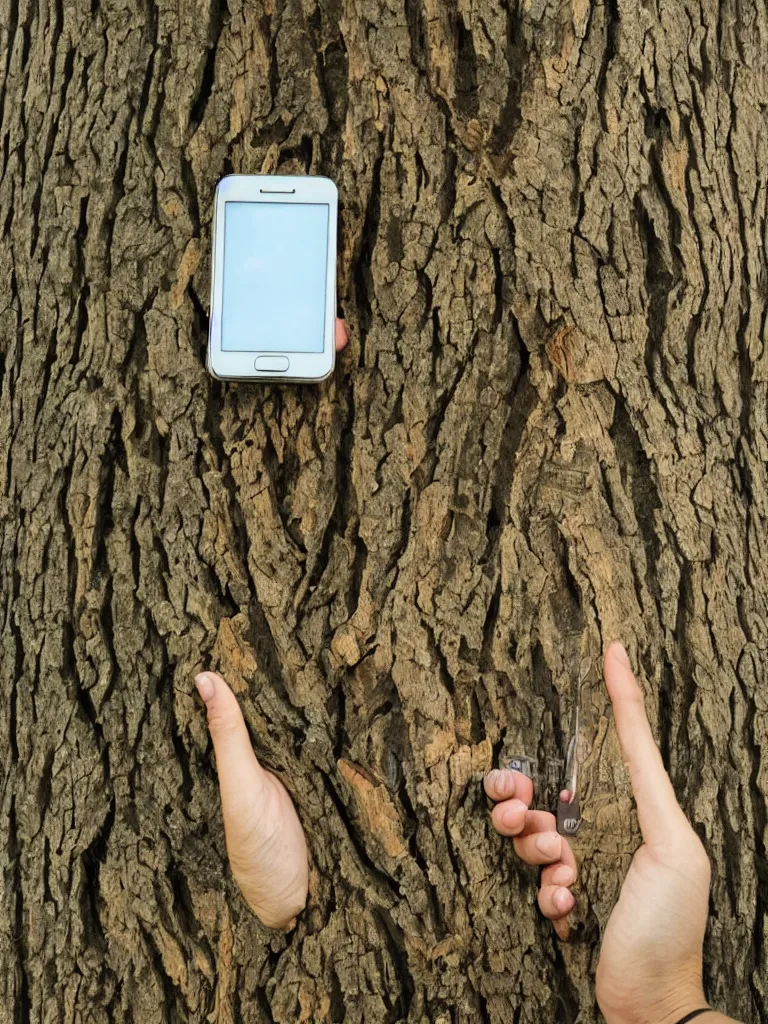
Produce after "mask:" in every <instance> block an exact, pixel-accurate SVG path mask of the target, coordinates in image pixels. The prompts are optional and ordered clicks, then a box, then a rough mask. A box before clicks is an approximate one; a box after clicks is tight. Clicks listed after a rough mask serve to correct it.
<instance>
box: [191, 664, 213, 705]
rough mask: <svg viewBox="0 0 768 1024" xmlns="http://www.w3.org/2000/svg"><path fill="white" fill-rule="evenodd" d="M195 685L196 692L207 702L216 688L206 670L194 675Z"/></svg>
mask: <svg viewBox="0 0 768 1024" xmlns="http://www.w3.org/2000/svg"><path fill="white" fill-rule="evenodd" d="M195 686H196V687H197V692H198V693H199V694H200V696H201V697H202V698H203V700H204V701H205V703H206V704H207V703H208V701H209V700H210V699H211V697H212V696H213V692H214V690H215V689H216V687H215V685H214V682H213V680H212V679H211V677H210V676H209V675H208V673H207V672H201V673H200V675H198V676H195Z"/></svg>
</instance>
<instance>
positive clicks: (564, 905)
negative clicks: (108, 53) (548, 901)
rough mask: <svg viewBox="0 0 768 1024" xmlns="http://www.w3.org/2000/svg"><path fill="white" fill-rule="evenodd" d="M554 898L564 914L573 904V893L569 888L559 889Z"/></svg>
mask: <svg viewBox="0 0 768 1024" xmlns="http://www.w3.org/2000/svg"><path fill="white" fill-rule="evenodd" d="M552 900H553V902H554V904H555V906H556V907H557V909H558V910H559V911H560V912H561V913H562V914H566V913H567V912H568V911H569V910H570V909H571V907H572V906H573V895H572V894H571V893H570V892H568V890H567V889H558V890H557V892H556V893H555V894H554V896H553V897H552Z"/></svg>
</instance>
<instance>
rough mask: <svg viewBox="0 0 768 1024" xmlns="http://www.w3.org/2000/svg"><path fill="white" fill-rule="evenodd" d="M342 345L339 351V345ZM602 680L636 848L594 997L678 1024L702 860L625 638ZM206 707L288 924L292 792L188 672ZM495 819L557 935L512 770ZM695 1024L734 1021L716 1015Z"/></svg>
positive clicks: (700, 903) (226, 807) (257, 872)
mask: <svg viewBox="0 0 768 1024" xmlns="http://www.w3.org/2000/svg"><path fill="white" fill-rule="evenodd" d="M342 347H343V346H342ZM604 672H605V682H606V686H607V688H608V693H609V696H610V698H611V702H612V704H613V711H614V718H615V722H616V728H617V731H618V735H619V740H620V742H621V746H622V751H623V755H624V761H625V763H626V765H627V768H628V770H629V775H630V779H631V783H632V790H633V793H634V796H635V801H636V803H637V811H638V818H639V821H640V828H641V830H642V833H643V844H642V846H640V848H639V849H638V850H637V851H636V853H635V855H634V858H633V860H632V863H631V865H630V868H629V871H628V873H627V877H626V878H625V879H624V884H623V886H622V890H621V894H620V896H619V900H618V903H617V904H616V906H615V907H614V909H613V913H612V914H611V917H610V919H609V921H608V925H607V927H606V930H605V934H604V936H603V943H602V949H601V953H600V960H599V963H598V968H597V985H596V994H597V1001H598V1003H599V1005H600V1009H601V1011H602V1013H603V1015H604V1017H605V1020H606V1022H607V1024H677V1022H678V1021H680V1020H681V1019H682V1018H684V1017H685V1016H686V1014H688V1013H691V1012H692V1011H694V1010H698V1009H702V1008H704V1007H706V1005H707V1003H706V999H705V998H704V992H703V987H702V947H703V942H704V932H705V929H706V923H707V904H708V896H709V880H710V868H709V859H708V857H707V854H706V852H705V850H704V847H703V846H702V844H701V842H700V840H699V838H698V836H697V835H696V833H695V832H694V831H693V829H692V828H691V826H690V824H689V823H688V820H687V819H686V817H685V815H684V814H683V812H682V810H681V809H680V806H679V804H678V802H677V798H676V797H675V793H674V790H673V788H672V784H671V782H670V780H669V776H668V775H667V772H666V770H665V768H664V764H663V762H662V759H661V754H660V753H659V749H658V747H657V746H656V742H655V740H654V738H653V733H652V732H651V727H650V725H649V723H648V718H647V716H646V713H645V707H644V702H643V694H642V690H641V689H640V687H639V685H638V683H637V682H636V680H635V677H634V675H633V674H632V670H631V668H630V666H629V660H628V658H627V655H626V652H625V651H624V648H623V647H622V646H621V644H611V646H610V647H609V648H608V649H607V651H606V654H605V664H604ZM195 683H196V685H197V687H198V691H199V693H200V696H201V697H202V699H203V701H204V702H205V705H206V708H207V711H208V725H209V728H210V733H211V738H212V740H213V746H214V752H215V755H216V766H217V770H218V775H219V787H220V792H221V802H222V811H223V816H224V831H225V836H226V843H227V853H228V855H229V861H230V866H231V868H232V873H233V875H234V877H235V880H236V882H237V884H238V885H239V887H240V890H241V892H242V894H243V896H244V898H245V900H246V902H247V903H248V905H249V906H250V907H251V909H252V910H253V912H254V913H255V914H256V916H257V917H258V918H259V919H260V920H261V921H262V922H263V923H264V924H265V925H267V926H268V927H271V928H278V929H283V930H286V929H288V928H290V927H291V926H292V924H293V922H294V920H295V918H296V915H297V914H299V913H300V912H301V911H302V910H303V908H304V906H305V905H306V901H307V894H308V884H309V862H308V854H307V846H306V842H305V839H304V832H303V829H302V827H301V824H300V822H299V818H298V815H297V814H296V810H295V808H294V806H293V803H292V801H291V798H290V796H289V795H288V792H287V791H286V789H285V787H284V786H283V784H282V783H281V782H280V780H279V779H277V778H276V776H274V775H272V774H271V773H270V772H268V771H266V770H265V769H264V768H262V767H261V765H260V764H259V763H258V761H257V759H256V756H255V754H254V752H253V748H252V746H251V741H250V738H249V736H248V730H247V729H246V726H245V722H244V720H243V716H242V713H241V711H240V707H239V705H238V702H237V700H236V698H235V696H234V694H233V693H232V691H231V690H230V688H229V687H228V686H227V684H226V682H225V681H224V679H223V678H222V677H221V676H220V675H218V674H216V673H215V672H203V673H201V674H200V675H198V676H197V677H196V679H195ZM484 785H485V791H486V793H487V795H488V796H489V798H490V799H491V800H492V801H494V807H493V810H492V812H491V820H492V822H493V825H494V827H495V828H496V830H497V831H498V832H499V833H500V834H501V835H503V836H509V837H511V838H512V842H513V845H514V849H515V852H516V853H517V855H518V856H519V857H520V858H521V859H522V860H524V861H525V862H526V863H527V864H531V865H535V866H540V867H541V868H542V872H541V882H540V887H539V894H538V902H539V907H540V909H541V911H542V913H543V914H544V916H545V917H547V918H549V919H550V920H551V921H552V922H553V924H554V926H555V929H556V930H557V932H558V934H559V935H560V936H561V938H567V936H568V914H569V913H570V911H571V910H572V909H573V907H574V897H573V895H572V893H571V891H570V886H572V885H573V883H574V882H575V881H576V877H577V865H576V859H575V857H574V855H573V851H572V850H571V848H570V846H569V844H568V842H567V841H566V840H565V839H564V838H563V837H561V836H560V835H559V834H558V833H557V831H556V821H555V816H554V815H553V814H551V813H549V812H548V811H540V810H532V809H531V808H530V803H531V800H532V798H533V785H532V783H531V780H530V779H528V778H526V776H524V775H522V774H520V773H518V772H513V771H510V770H509V769H501V770H498V769H497V770H494V771H492V772H490V773H489V774H488V775H487V776H486V778H485V782H484ZM695 1019H696V1021H697V1022H698V1021H701V1022H702V1024H727V1022H729V1021H730V1022H731V1024H735V1022H733V1020H732V1018H730V1017H724V1016H723V1015H722V1014H720V1013H717V1012H716V1011H714V1010H707V1012H706V1013H703V1014H701V1015H700V1016H698V1017H696V1018H695Z"/></svg>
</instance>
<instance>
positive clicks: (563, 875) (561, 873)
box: [552, 864, 576, 885]
mask: <svg viewBox="0 0 768 1024" xmlns="http://www.w3.org/2000/svg"><path fill="white" fill-rule="evenodd" d="M575 881H576V872H575V871H574V870H573V868H571V867H568V865H567V864H561V865H560V867H559V868H557V870H555V871H553V872H552V885H573V883H574V882H575Z"/></svg>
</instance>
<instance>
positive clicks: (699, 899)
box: [485, 643, 726, 1024]
mask: <svg viewBox="0 0 768 1024" xmlns="http://www.w3.org/2000/svg"><path fill="white" fill-rule="evenodd" d="M604 671H605V682H606V686H607V687H608V694H609V696H610V698H611V702H612V704H613V711H614V717H615V721H616V729H617V732H618V734H619V740H620V742H621V748H622V751H623V755H624V760H625V762H626V764H627V767H628V769H629V774H630V779H631V782H632V791H633V793H634V796H635V801H636V803H637V813H638V818H639V821H640V828H641V830H642V833H643V840H644V842H643V845H642V846H641V847H640V848H639V849H638V850H637V852H636V853H635V855H634V858H633V859H632V863H631V865H630V868H629V871H628V873H627V877H626V878H625V879H624V885H623V886H622V890H621V895H620V897H619V901H618V903H617V904H616V906H615V907H614V909H613V913H612V914H611V917H610V919H609V921H608V925H607V927H606V930H605V935H604V936H603V944H602V950H601V954H600V961H599V964H598V968H597V993H596V994H597V1001H598V1003H599V1004H600V1009H601V1010H602V1012H603V1015H604V1016H605V1019H606V1021H607V1022H608V1024H641V1022H642V1024H646V1022H648V1021H653V1022H654V1024H673V1022H676V1021H679V1020H680V1019H681V1018H683V1017H685V1016H686V1014H688V1013H691V1012H692V1011H694V1010H697V1009H701V1008H703V1007H706V1005H707V1003H706V1000H705V998H704V993H703V987H702V947H703V943H704V932H705V929H706V924H707V907H708V896H709V881H710V868H709V859H708V857H707V854H706V852H705V850H704V847H703V846H702V844H701V842H700V840H699V838H698V836H697V835H696V833H695V832H694V831H693V829H692V828H691V826H690V824H689V823H688V820H687V818H686V817H685V815H684V814H683V812H682V810H681V809H680V806H679V804H678V802H677V798H676V797H675V793H674V790H673V788H672V783H671V782H670V780H669V776H668V775H667V772H666V770H665V768H664V764H663V762H662V759H661V754H660V752H659V748H658V747H657V745H656V742H655V740H654V738H653V733H652V732H651V727H650V725H649V723H648V718H647V716H646V713H645V706H644V702H643V693H642V690H641V689H640V687H639V685H638V683H637V681H636V680H635V677H634V675H633V674H632V670H631V668H630V665H629V659H628V658H627V653H626V651H625V650H624V648H623V647H622V645H621V644H618V643H616V644H611V646H610V647H609V648H608V650H607V651H606V654H605V664H604ZM485 790H486V793H487V794H488V796H489V797H490V798H491V799H492V800H494V801H497V803H496V806H495V807H494V808H493V812H492V820H493V824H494V827H495V828H496V830H497V831H498V832H500V833H501V834H502V835H504V836H513V837H514V845H515V852H516V853H517V854H518V855H519V856H520V857H521V858H522V859H523V860H524V861H525V862H526V863H527V864H537V865H538V864H541V865H547V866H546V867H545V868H544V870H543V872H542V876H541V887H540V889H539V906H540V908H541V910H542V913H543V914H544V916H545V917H548V918H550V919H551V920H552V921H553V922H554V924H555V928H556V930H557V932H558V934H559V935H560V937H561V938H567V937H568V913H569V911H570V910H571V909H572V908H573V906H574V898H573V895H572V894H571V892H570V891H569V888H568V887H569V886H570V885H572V884H573V882H574V881H575V880H576V862H575V859H574V856H573V852H572V851H571V848H570V846H569V845H568V842H567V840H565V839H564V838H562V837H561V836H559V835H558V834H557V832H556V831H555V829H556V822H555V817H554V815H553V814H549V813H548V812H546V811H532V810H529V804H530V802H531V799H532V797H533V784H532V782H531V780H530V779H528V778H527V777H526V776H525V775H522V774H521V773H519V772H514V771H511V770H509V769H501V770H496V771H492V772H490V773H489V774H488V775H487V777H486V779H485ZM704 1017H706V1019H707V1021H710V1020H711V1021H713V1024H714V1021H716V1020H719V1021H725V1020H726V1018H725V1017H721V1016H719V1015H715V1014H713V1013H711V1012H710V1013H708V1014H704V1015H703V1016H702V1022H703V1020H704Z"/></svg>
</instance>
